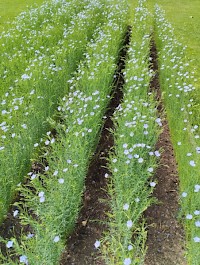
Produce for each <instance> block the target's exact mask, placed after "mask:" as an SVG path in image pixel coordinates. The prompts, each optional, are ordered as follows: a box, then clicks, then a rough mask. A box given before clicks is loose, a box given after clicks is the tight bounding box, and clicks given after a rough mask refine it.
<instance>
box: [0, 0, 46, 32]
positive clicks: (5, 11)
mask: <svg viewBox="0 0 200 265" xmlns="http://www.w3.org/2000/svg"><path fill="white" fill-rule="evenodd" d="M42 2H44V0H0V31H1V30H2V29H3V27H4V28H8V27H9V25H8V23H7V22H9V21H12V20H13V19H14V18H15V17H16V16H17V15H18V14H19V13H20V12H22V11H25V10H27V8H28V7H29V6H31V5H34V4H40V3H42Z"/></svg>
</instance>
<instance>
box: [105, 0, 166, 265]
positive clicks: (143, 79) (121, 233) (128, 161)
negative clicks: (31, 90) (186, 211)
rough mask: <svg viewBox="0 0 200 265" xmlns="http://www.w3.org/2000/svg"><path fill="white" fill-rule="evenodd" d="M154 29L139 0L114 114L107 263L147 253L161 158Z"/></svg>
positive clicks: (140, 258) (136, 259) (124, 261)
mask: <svg viewBox="0 0 200 265" xmlns="http://www.w3.org/2000/svg"><path fill="white" fill-rule="evenodd" d="M150 25H151V17H150V16H149V13H148V11H147V9H146V8H145V1H139V6H138V7H137V8H136V10H135V21H134V24H133V30H132V40H131V43H130V47H129V51H128V59H127V60H126V68H125V71H124V75H125V86H124V102H123V103H122V104H121V105H120V106H119V107H118V109H117V110H116V112H115V115H114V122H115V125H116V131H115V132H114V137H115V151H114V154H113V153H111V154H110V163H109V164H110V165H109V168H110V170H111V172H112V178H111V184H110V185H109V193H110V196H111V201H110V204H111V212H110V213H109V216H110V222H109V228H108V232H107V233H106V236H105V238H103V240H102V241H103V242H102V243H103V244H102V247H101V249H102V251H103V254H104V256H105V260H106V262H107V264H125V265H128V264H143V258H144V254H145V239H146V231H145V225H144V222H143V221H142V214H143V212H144V211H145V210H146V209H147V207H148V206H149V205H150V204H151V202H152V199H151V198H150V194H151V192H152V190H153V187H154V186H155V185H156V183H155V182H152V181H151V176H152V174H153V171H154V169H155V167H156V164H157V158H158V157H159V156H160V153H159V151H158V150H156V151H155V144H156V141H157V137H158V134H159V132H160V126H161V120H160V119H159V118H158V117H157V113H156V108H155V102H154V100H153V96H152V95H151V93H149V91H148V90H149V83H150V79H151V76H152V72H151V71H150V70H149V50H150V35H151V26H150Z"/></svg>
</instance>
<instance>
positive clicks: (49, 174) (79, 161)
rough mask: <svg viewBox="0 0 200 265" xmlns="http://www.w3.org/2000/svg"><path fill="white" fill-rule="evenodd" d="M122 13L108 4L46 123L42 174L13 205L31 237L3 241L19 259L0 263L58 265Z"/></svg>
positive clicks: (107, 89) (32, 177)
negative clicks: (103, 18) (102, 20)
mask: <svg viewBox="0 0 200 265" xmlns="http://www.w3.org/2000/svg"><path fill="white" fill-rule="evenodd" d="M127 12H128V6H127V2H126V1H119V2H118V1H116V0H115V1H110V2H109V14H108V16H107V18H106V21H105V23H104V25H103V26H102V27H98V28H97V30H96V31H95V34H94V39H93V41H91V42H90V43H89V44H88V46H87V50H86V53H85V60H83V61H82V63H80V65H79V67H78V69H77V73H76V74H75V76H74V77H73V78H70V79H69V80H68V86H67V87H68V88H67V89H66V90H67V91H68V90H69V94H66V96H64V97H63V98H62V100H60V105H59V107H58V113H57V114H56V117H57V118H56V119H55V120H51V125H52V126H53V127H54V129H55V130H56V131H57V136H56V138H54V136H53V135H52V134H51V133H50V132H49V133H48V136H47V137H46V138H45V140H44V144H45V147H44V154H43V159H44V158H45V161H46V162H45V164H44V173H38V174H37V173H35V172H30V173H29V174H28V176H29V182H28V184H27V185H22V186H20V187H19V190H20V192H21V194H22V195H23V198H24V203H23V202H22V203H19V204H18V207H19V208H18V209H19V212H20V213H19V217H18V218H19V219H20V220H21V223H22V224H29V225H30V226H31V231H32V233H31V235H30V234H28V235H27V234H26V233H25V232H24V233H22V235H21V238H20V239H18V240H17V239H16V238H11V239H7V242H6V244H7V245H6V246H7V249H8V255H9V251H11V252H10V255H11V253H13V252H12V250H13V251H14V253H15V254H17V255H19V260H18V261H17V260H16V261H11V260H10V258H9V257H3V256H2V264H7V262H10V264H18V262H19V261H20V259H22V260H23V262H22V263H25V264H35V265H37V264H38V265H39V264H41V263H42V264H48V265H51V264H52V265H55V264H58V263H59V259H60V255H61V253H62V250H63V249H64V244H65V238H66V236H68V235H69V233H70V232H71V231H72V229H73V227H74V224H75V221H76V218H77V215H78V212H79V209H80V205H81V195H82V193H83V191H84V180H85V176H86V172H87V168H88V164H89V161H90V158H91V156H92V154H93V152H94V150H95V146H96V143H97V141H98V138H99V135H100V131H101V124H102V120H103V116H104V113H105V109H106V106H107V104H108V102H109V100H110V93H111V88H112V80H113V75H114V72H115V69H116V62H117V57H118V53H119V50H120V48H121V45H122V41H123V37H124V34H125V30H126V27H127V19H128V17H127ZM58 117H59V120H60V122H57V119H58ZM25 209H27V210H25ZM30 212H31V213H32V214H31V215H30V214H29V213H30ZM4 242H5V240H4ZM11 242H12V243H11ZM10 246H12V247H10Z"/></svg>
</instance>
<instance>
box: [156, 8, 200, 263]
mask: <svg viewBox="0 0 200 265" xmlns="http://www.w3.org/2000/svg"><path fill="white" fill-rule="evenodd" d="M155 20H156V41H157V45H158V52H159V66H160V81H161V89H162V94H163V98H164V102H165V105H166V110H167V118H168V121H169V126H170V132H171V137H172V143H173V146H174V150H175V154H176V160H177V163H178V172H179V177H180V194H181V196H180V200H181V213H180V216H182V220H183V224H184V226H185V232H186V239H187V240H186V241H187V249H188V251H187V252H188V253H187V254H188V255H187V256H188V262H189V263H188V264H193V265H197V264H199V259H200V253H199V244H198V243H199V241H200V240H199V239H200V231H199V201H200V193H199V191H200V189H199V184H200V173H199V169H200V157H199V156H200V152H199V150H200V148H199V146H200V136H199V125H198V122H197V117H196V116H195V115H194V112H193V109H194V108H195V95H196V94H195V93H196V92H195V87H194V84H195V82H196V80H195V77H194V72H190V71H189V70H188V69H191V67H189V64H190V62H189V61H188V59H187V58H186V56H185V49H186V47H184V46H183V45H182V44H181V43H179V42H178V41H177V39H176V37H175V36H174V34H173V28H172V26H171V24H170V23H169V22H168V21H167V20H166V19H165V15H164V12H163V11H162V10H161V9H160V7H159V6H158V5H156V9H155Z"/></svg>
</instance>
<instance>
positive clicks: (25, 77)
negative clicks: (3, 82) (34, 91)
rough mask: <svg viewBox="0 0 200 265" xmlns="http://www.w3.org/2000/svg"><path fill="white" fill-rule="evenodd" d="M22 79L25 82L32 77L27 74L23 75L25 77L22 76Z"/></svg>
mask: <svg viewBox="0 0 200 265" xmlns="http://www.w3.org/2000/svg"><path fill="white" fill-rule="evenodd" d="M21 78H22V79H23V80H27V79H30V78H31V77H30V76H29V75H27V74H23V75H22V76H21Z"/></svg>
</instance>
